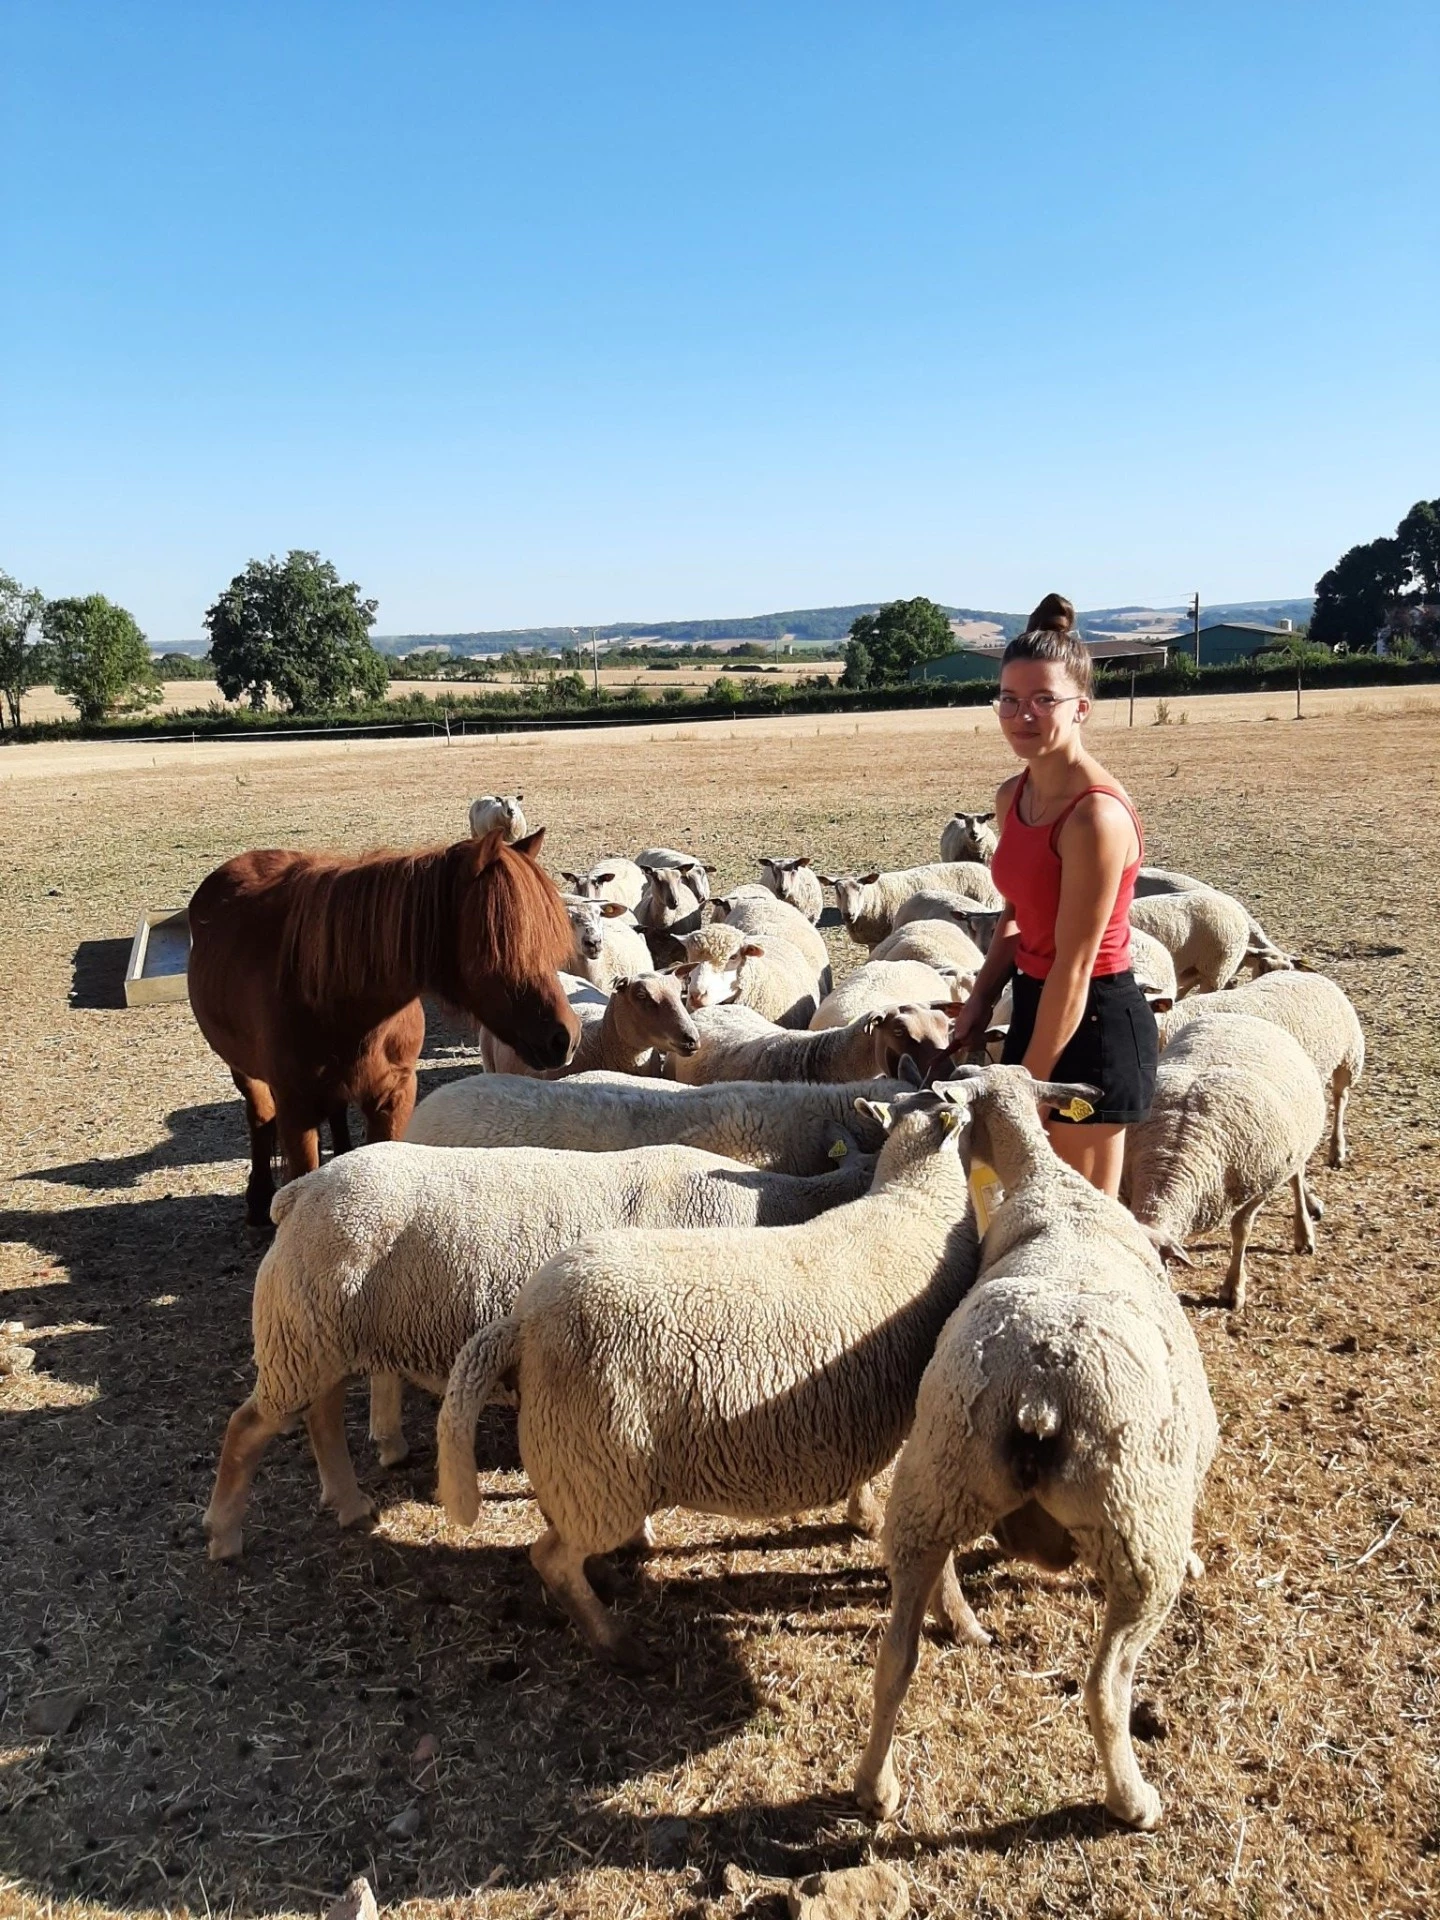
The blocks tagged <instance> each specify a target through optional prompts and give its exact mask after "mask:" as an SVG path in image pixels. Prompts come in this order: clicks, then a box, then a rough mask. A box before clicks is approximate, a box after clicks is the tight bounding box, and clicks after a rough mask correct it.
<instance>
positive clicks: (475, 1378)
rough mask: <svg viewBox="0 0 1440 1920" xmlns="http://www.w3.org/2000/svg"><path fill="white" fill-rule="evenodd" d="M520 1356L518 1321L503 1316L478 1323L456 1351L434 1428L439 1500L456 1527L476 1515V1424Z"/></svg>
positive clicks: (470, 1524)
mask: <svg viewBox="0 0 1440 1920" xmlns="http://www.w3.org/2000/svg"><path fill="white" fill-rule="evenodd" d="M519 1357H520V1323H519V1321H518V1320H514V1319H511V1318H506V1319H504V1320H495V1321H492V1322H491V1324H490V1325H489V1326H488V1327H482V1328H481V1329H480V1331H479V1332H478V1333H476V1334H472V1335H471V1337H470V1339H469V1340H468V1341H467V1342H466V1343H465V1345H464V1346H463V1347H462V1348H461V1349H460V1352H459V1354H458V1356H457V1357H456V1361H455V1364H454V1366H453V1367H452V1368H451V1369H450V1384H449V1386H447V1387H446V1389H445V1398H444V1400H443V1401H442V1402H441V1405H440V1418H439V1420H438V1421H437V1423H436V1427H435V1442H436V1451H437V1454H438V1457H439V1467H440V1487H439V1493H440V1503H441V1505H442V1506H443V1507H444V1509H445V1511H446V1513H447V1514H448V1515H449V1517H450V1518H451V1519H452V1520H453V1521H455V1523H456V1524H457V1525H458V1526H464V1527H473V1526H474V1524H475V1522H476V1520H477V1518H478V1517H479V1513H480V1494H479V1489H478V1488H477V1487H476V1484H475V1423H476V1421H477V1420H478V1419H479V1418H480V1409H481V1408H482V1407H483V1406H484V1405H485V1403H486V1401H487V1400H489V1399H491V1398H492V1396H493V1395H494V1393H495V1389H496V1388H497V1387H498V1386H499V1385H500V1382H501V1380H502V1379H503V1378H504V1376H505V1375H506V1374H507V1373H508V1372H509V1371H510V1369H511V1368H512V1367H513V1366H514V1365H515V1363H516V1361H517V1360H518V1359H519Z"/></svg>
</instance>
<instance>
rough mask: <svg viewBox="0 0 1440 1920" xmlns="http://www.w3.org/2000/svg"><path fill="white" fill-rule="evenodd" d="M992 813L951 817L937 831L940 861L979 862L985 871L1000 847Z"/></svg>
mask: <svg viewBox="0 0 1440 1920" xmlns="http://www.w3.org/2000/svg"><path fill="white" fill-rule="evenodd" d="M994 821H995V815H994V814H993V813H952V814H951V816H950V818H949V819H948V820H947V821H946V822H945V824H944V826H943V827H942V828H941V829H940V858H941V859H942V860H944V861H947V862H948V861H951V860H980V861H982V862H983V863H984V864H985V865H986V866H987V867H988V866H989V864H990V862H991V861H992V860H993V859H994V858H995V849H996V847H998V846H999V844H1000V835H999V833H998V832H997V831H996V828H995V825H994Z"/></svg>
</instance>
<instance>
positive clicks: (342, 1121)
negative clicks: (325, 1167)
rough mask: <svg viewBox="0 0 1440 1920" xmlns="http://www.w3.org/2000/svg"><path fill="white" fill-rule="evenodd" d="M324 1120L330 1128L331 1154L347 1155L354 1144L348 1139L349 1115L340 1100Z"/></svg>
mask: <svg viewBox="0 0 1440 1920" xmlns="http://www.w3.org/2000/svg"><path fill="white" fill-rule="evenodd" d="M326 1119H327V1121H328V1122H329V1126H330V1148H331V1151H332V1152H333V1153H348V1152H349V1151H350V1148H351V1146H352V1145H353V1144H354V1143H353V1142H352V1140H351V1138H350V1114H349V1111H348V1109H347V1108H346V1106H345V1102H344V1101H343V1100H342V1101H341V1102H340V1104H339V1105H338V1106H335V1107H331V1109H330V1111H329V1113H328V1114H327V1115H326Z"/></svg>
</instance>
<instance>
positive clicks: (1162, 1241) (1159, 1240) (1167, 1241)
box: [1140, 1220, 1195, 1267]
mask: <svg viewBox="0 0 1440 1920" xmlns="http://www.w3.org/2000/svg"><path fill="white" fill-rule="evenodd" d="M1140 1231H1141V1232H1142V1233H1143V1234H1144V1236H1145V1238H1146V1239H1147V1240H1148V1241H1149V1242H1150V1244H1151V1246H1152V1247H1154V1249H1155V1251H1156V1253H1158V1254H1159V1256H1160V1258H1161V1259H1162V1260H1163V1261H1164V1262H1165V1263H1166V1264H1167V1266H1168V1264H1169V1263H1170V1262H1171V1261H1172V1260H1174V1261H1176V1262H1178V1264H1179V1265H1180V1266H1182V1267H1193V1266H1194V1264H1195V1262H1194V1261H1193V1260H1192V1259H1191V1258H1190V1256H1189V1254H1188V1253H1187V1252H1186V1251H1185V1249H1184V1247H1182V1246H1181V1244H1180V1242H1179V1241H1178V1240H1177V1239H1176V1238H1175V1236H1174V1235H1173V1234H1170V1233H1166V1232H1165V1231H1164V1230H1163V1229H1162V1228H1160V1227H1147V1226H1146V1225H1145V1223H1144V1221H1143V1220H1142V1221H1141V1222H1140Z"/></svg>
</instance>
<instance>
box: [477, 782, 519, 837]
mask: <svg viewBox="0 0 1440 1920" xmlns="http://www.w3.org/2000/svg"><path fill="white" fill-rule="evenodd" d="M524 798H525V796H524V794H523V793H487V794H483V795H482V796H481V798H480V799H478V800H472V801H471V802H470V835H471V838H472V839H475V840H483V839H484V838H485V835H486V834H487V833H494V832H495V830H496V829H497V828H498V829H499V830H500V832H501V833H503V834H504V836H505V840H506V843H507V844H513V843H514V842H515V841H516V840H518V839H519V838H520V836H521V835H522V834H523V833H524V831H525V815H524V814H523V813H522V812H521V810H520V802H521V801H522V800H523V799H524Z"/></svg>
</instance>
